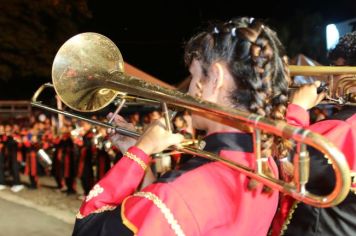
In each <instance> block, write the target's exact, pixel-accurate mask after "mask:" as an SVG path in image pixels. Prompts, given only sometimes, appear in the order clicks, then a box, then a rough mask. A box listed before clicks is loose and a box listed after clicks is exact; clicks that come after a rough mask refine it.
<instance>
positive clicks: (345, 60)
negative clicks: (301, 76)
mask: <svg viewBox="0 0 356 236" xmlns="http://www.w3.org/2000/svg"><path fill="white" fill-rule="evenodd" d="M328 57H329V60H330V61H331V62H332V64H334V65H343V66H345V65H349V66H355V65H356V31H355V32H351V33H347V34H346V35H345V36H343V37H341V38H340V40H339V43H338V44H337V45H336V47H335V48H334V49H333V50H331V51H330V52H329V54H328ZM342 76H349V75H342ZM338 79H340V78H338ZM317 87H318V86H314V85H307V86H303V87H302V88H300V89H299V90H298V91H297V92H296V94H295V95H294V98H293V99H292V103H293V104H294V105H297V106H299V107H300V108H301V109H300V111H299V113H300V117H305V120H308V117H309V113H308V111H307V110H308V108H310V107H311V106H309V105H306V104H308V103H309V102H310V101H313V100H316V97H317V96H318V95H317ZM354 87H355V86H354ZM305 127H308V128H309V129H310V130H311V131H314V132H317V133H320V134H322V135H323V136H324V137H325V138H327V139H329V140H330V141H331V142H332V143H333V144H334V145H335V146H336V147H337V148H338V149H339V150H340V151H341V152H342V153H343V154H344V155H345V158H346V160H347V162H348V164H349V168H350V170H351V173H352V176H351V178H352V179H351V181H352V186H351V189H350V192H349V194H348V195H347V197H346V199H345V200H344V201H342V202H341V203H340V204H338V205H337V206H334V207H328V208H317V207H313V206H310V205H307V204H305V203H301V202H297V201H295V200H294V199H292V198H290V197H288V196H284V197H283V198H282V199H281V206H280V207H279V211H278V212H277V214H276V217H275V219H274V222H273V226H272V231H271V235H272V236H275V235H288V236H300V235H303V236H316V235H325V236H334V235H345V236H351V235H356V221H355V215H356V195H355V194H356V159H355V157H356V145H355V144H356V106H352V105H345V106H343V107H342V108H341V110H340V111H338V112H337V113H335V114H334V115H333V116H332V117H328V118H327V119H326V120H323V121H319V122H316V123H314V124H312V125H310V126H309V124H307V123H306V124H305ZM309 155H310V162H311V167H310V177H309V182H308V184H307V190H308V191H309V192H311V193H314V194H317V195H327V194H329V193H330V192H331V191H332V190H333V189H334V186H335V176H334V170H333V167H332V165H330V164H329V163H328V159H326V158H325V157H324V155H323V154H322V153H320V152H319V151H317V150H315V149H313V148H309Z"/></svg>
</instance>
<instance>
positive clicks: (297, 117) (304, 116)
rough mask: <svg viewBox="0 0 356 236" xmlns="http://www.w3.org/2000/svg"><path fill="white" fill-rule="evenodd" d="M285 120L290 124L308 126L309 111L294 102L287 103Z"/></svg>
mask: <svg viewBox="0 0 356 236" xmlns="http://www.w3.org/2000/svg"><path fill="white" fill-rule="evenodd" d="M286 120H287V123H288V124H290V125H294V126H298V127H304V128H306V127H308V126H309V112H308V111H307V110H305V109H304V108H302V107H300V106H298V105H296V104H289V105H288V107H287V112H286Z"/></svg>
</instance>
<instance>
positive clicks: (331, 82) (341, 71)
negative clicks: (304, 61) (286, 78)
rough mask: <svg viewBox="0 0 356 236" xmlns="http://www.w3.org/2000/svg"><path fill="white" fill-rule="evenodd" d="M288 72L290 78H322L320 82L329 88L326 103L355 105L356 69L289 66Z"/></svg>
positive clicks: (349, 67) (350, 67)
mask: <svg viewBox="0 0 356 236" xmlns="http://www.w3.org/2000/svg"><path fill="white" fill-rule="evenodd" d="M289 70H290V74H291V76H295V75H304V76H323V78H321V79H320V80H321V81H323V82H325V83H326V84H328V87H329V89H328V91H327V95H326V100H328V101H327V102H326V103H334V104H339V105H351V106H355V105H356V67H353V66H293V65H290V66H289ZM296 86H298V85H296ZM324 103H325V102H324Z"/></svg>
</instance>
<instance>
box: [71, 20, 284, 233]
mask: <svg viewBox="0 0 356 236" xmlns="http://www.w3.org/2000/svg"><path fill="white" fill-rule="evenodd" d="M283 55H284V52H283V50H282V46H281V43H280V42H279V40H278V38H277V36H276V34H275V32H274V31H272V30H271V29H270V28H269V27H267V26H266V25H264V24H262V23H261V22H259V21H256V20H254V19H253V18H245V17H244V18H238V19H235V20H232V21H229V22H226V23H221V24H217V25H214V26H212V27H211V28H208V29H207V31H203V32H201V33H199V34H197V35H196V36H195V37H193V38H192V39H191V40H190V41H189V42H188V44H187V46H186V51H185V61H186V64H187V66H188V67H189V70H190V73H191V76H192V81H191V83H190V88H189V94H190V95H192V96H196V97H199V98H201V99H204V100H208V101H210V102H214V103H217V104H220V105H222V106H229V107H233V108H238V109H243V110H246V111H250V112H254V113H257V114H259V115H262V116H265V117H268V118H272V119H277V120H284V119H285V111H286V106H287V101H288V97H287V93H288V83H289V76H288V73H287V69H286V63H285V60H284V58H283ZM192 121H193V125H194V127H195V128H197V129H203V130H205V131H206V133H207V136H206V137H205V139H204V141H205V144H206V145H205V148H204V150H206V151H210V152H214V153H216V154H219V155H220V156H223V157H224V158H227V159H230V160H233V161H235V162H238V163H240V164H243V165H245V166H248V167H250V168H255V161H254V157H253V141H252V134H251V130H250V129H249V128H248V127H243V126H241V128H240V129H236V128H234V127H231V126H228V125H225V124H223V123H220V122H217V121H215V120H212V119H209V118H208V117H204V116H203V115H199V114H194V113H193V114H192ZM119 136H120V135H119ZM116 140H118V141H120V138H116ZM182 140H183V136H182V135H181V134H172V133H171V132H168V131H167V130H166V129H165V128H164V122H163V120H162V119H160V120H158V121H156V122H154V124H152V125H151V126H149V127H148V128H147V130H146V131H145V133H144V134H143V136H141V137H140V138H139V140H138V141H137V142H136V143H135V145H134V146H132V147H130V148H129V149H128V150H127V151H126V152H125V154H124V156H123V158H122V159H121V160H120V161H119V162H118V163H117V164H116V165H115V166H113V167H112V169H111V170H110V171H109V172H108V173H107V175H106V176H105V177H104V178H103V179H101V180H100V181H99V182H98V183H97V184H96V185H95V186H94V187H93V189H92V190H91V191H90V193H89V194H88V195H87V196H86V198H85V199H84V201H83V204H82V206H81V207H80V211H79V213H78V215H77V220H76V224H75V227H74V231H73V235H266V234H267V231H268V228H269V226H270V223H271V221H272V218H273V216H274V214H275V211H276V209H277V204H278V192H277V191H273V190H271V189H269V188H268V187H265V186H263V185H261V184H257V183H256V182H255V181H253V180H251V179H249V178H247V177H246V176H245V175H244V174H241V173H240V172H238V171H236V170H234V169H232V168H230V167H228V166H226V165H224V164H222V163H220V162H214V161H209V160H207V159H204V158H201V157H194V158H192V159H191V160H189V161H187V162H186V163H185V165H183V166H182V167H181V168H180V169H179V170H173V171H171V172H168V173H166V174H165V175H163V176H161V177H160V178H159V179H157V180H156V181H155V182H153V183H150V184H148V185H146V184H144V185H143V188H142V189H141V190H139V191H137V190H138V188H139V186H140V184H141V182H142V181H143V179H144V177H146V176H147V175H148V173H149V171H147V170H150V168H149V164H150V162H151V157H150V155H151V154H153V153H157V152H160V151H162V150H164V149H165V148H167V147H169V146H171V145H179V143H180V142H181V141H182ZM262 144H263V145H262V146H263V150H262V155H263V160H264V169H265V173H266V174H268V175H270V176H274V177H277V178H278V171H277V166H276V164H275V162H274V160H273V158H272V153H273V154H276V155H277V156H278V157H284V156H285V155H287V154H286V153H288V151H289V150H288V143H286V142H285V141H284V140H282V139H278V138H274V137H273V136H270V135H267V134H265V135H263V138H262ZM146 172H147V174H146V176H145V173H146Z"/></svg>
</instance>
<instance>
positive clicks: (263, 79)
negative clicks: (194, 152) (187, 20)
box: [185, 17, 292, 188]
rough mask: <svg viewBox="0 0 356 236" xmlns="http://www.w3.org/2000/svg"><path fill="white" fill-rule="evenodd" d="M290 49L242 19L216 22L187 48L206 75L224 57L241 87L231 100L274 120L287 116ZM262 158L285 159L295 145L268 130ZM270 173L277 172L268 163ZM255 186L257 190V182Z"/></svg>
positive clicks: (189, 59)
mask: <svg viewBox="0 0 356 236" xmlns="http://www.w3.org/2000/svg"><path fill="white" fill-rule="evenodd" d="M284 56H285V52H284V48H283V47H282V44H281V42H280V41H279V39H278V38H277V35H276V33H275V32H274V31H273V30H271V29H270V28H269V27H267V26H266V25H264V24H262V23H261V22H260V21H257V20H255V19H253V18H248V17H241V18H236V19H233V20H231V21H229V22H226V23H218V24H214V25H212V26H210V27H209V28H208V30H207V31H205V32H202V33H199V34H198V35H196V36H195V37H193V38H192V39H191V40H190V41H189V42H188V43H187V45H186V48H185V63H186V65H188V66H189V65H190V64H191V63H192V61H193V60H194V59H196V60H199V61H200V62H201V65H202V70H203V73H204V74H205V75H207V73H208V68H209V66H210V65H212V63H214V62H217V61H222V62H224V63H226V65H227V68H228V70H229V72H230V73H231V75H232V76H233V78H234V80H235V83H236V87H237V89H236V91H234V92H232V94H231V99H232V101H234V104H236V105H235V106H236V108H237V109H243V110H246V111H249V112H253V113H257V114H259V115H261V116H263V117H267V118H271V119H274V120H285V113H286V107H287V102H288V85H289V82H290V81H289V73H288V69H287V62H286V60H285V57H284ZM261 141H262V150H261V155H262V157H270V156H274V157H277V158H284V157H286V156H287V155H288V153H289V151H290V149H291V148H292V145H291V143H290V142H289V141H287V140H284V139H282V138H280V137H276V136H273V135H269V134H266V133H263V134H262V140H261ZM263 169H264V171H265V172H264V173H265V174H268V175H273V174H272V171H270V170H269V167H268V165H267V163H265V164H264V165H263ZM250 183H251V184H249V186H250V187H251V188H254V186H255V185H256V182H255V181H250Z"/></svg>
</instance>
